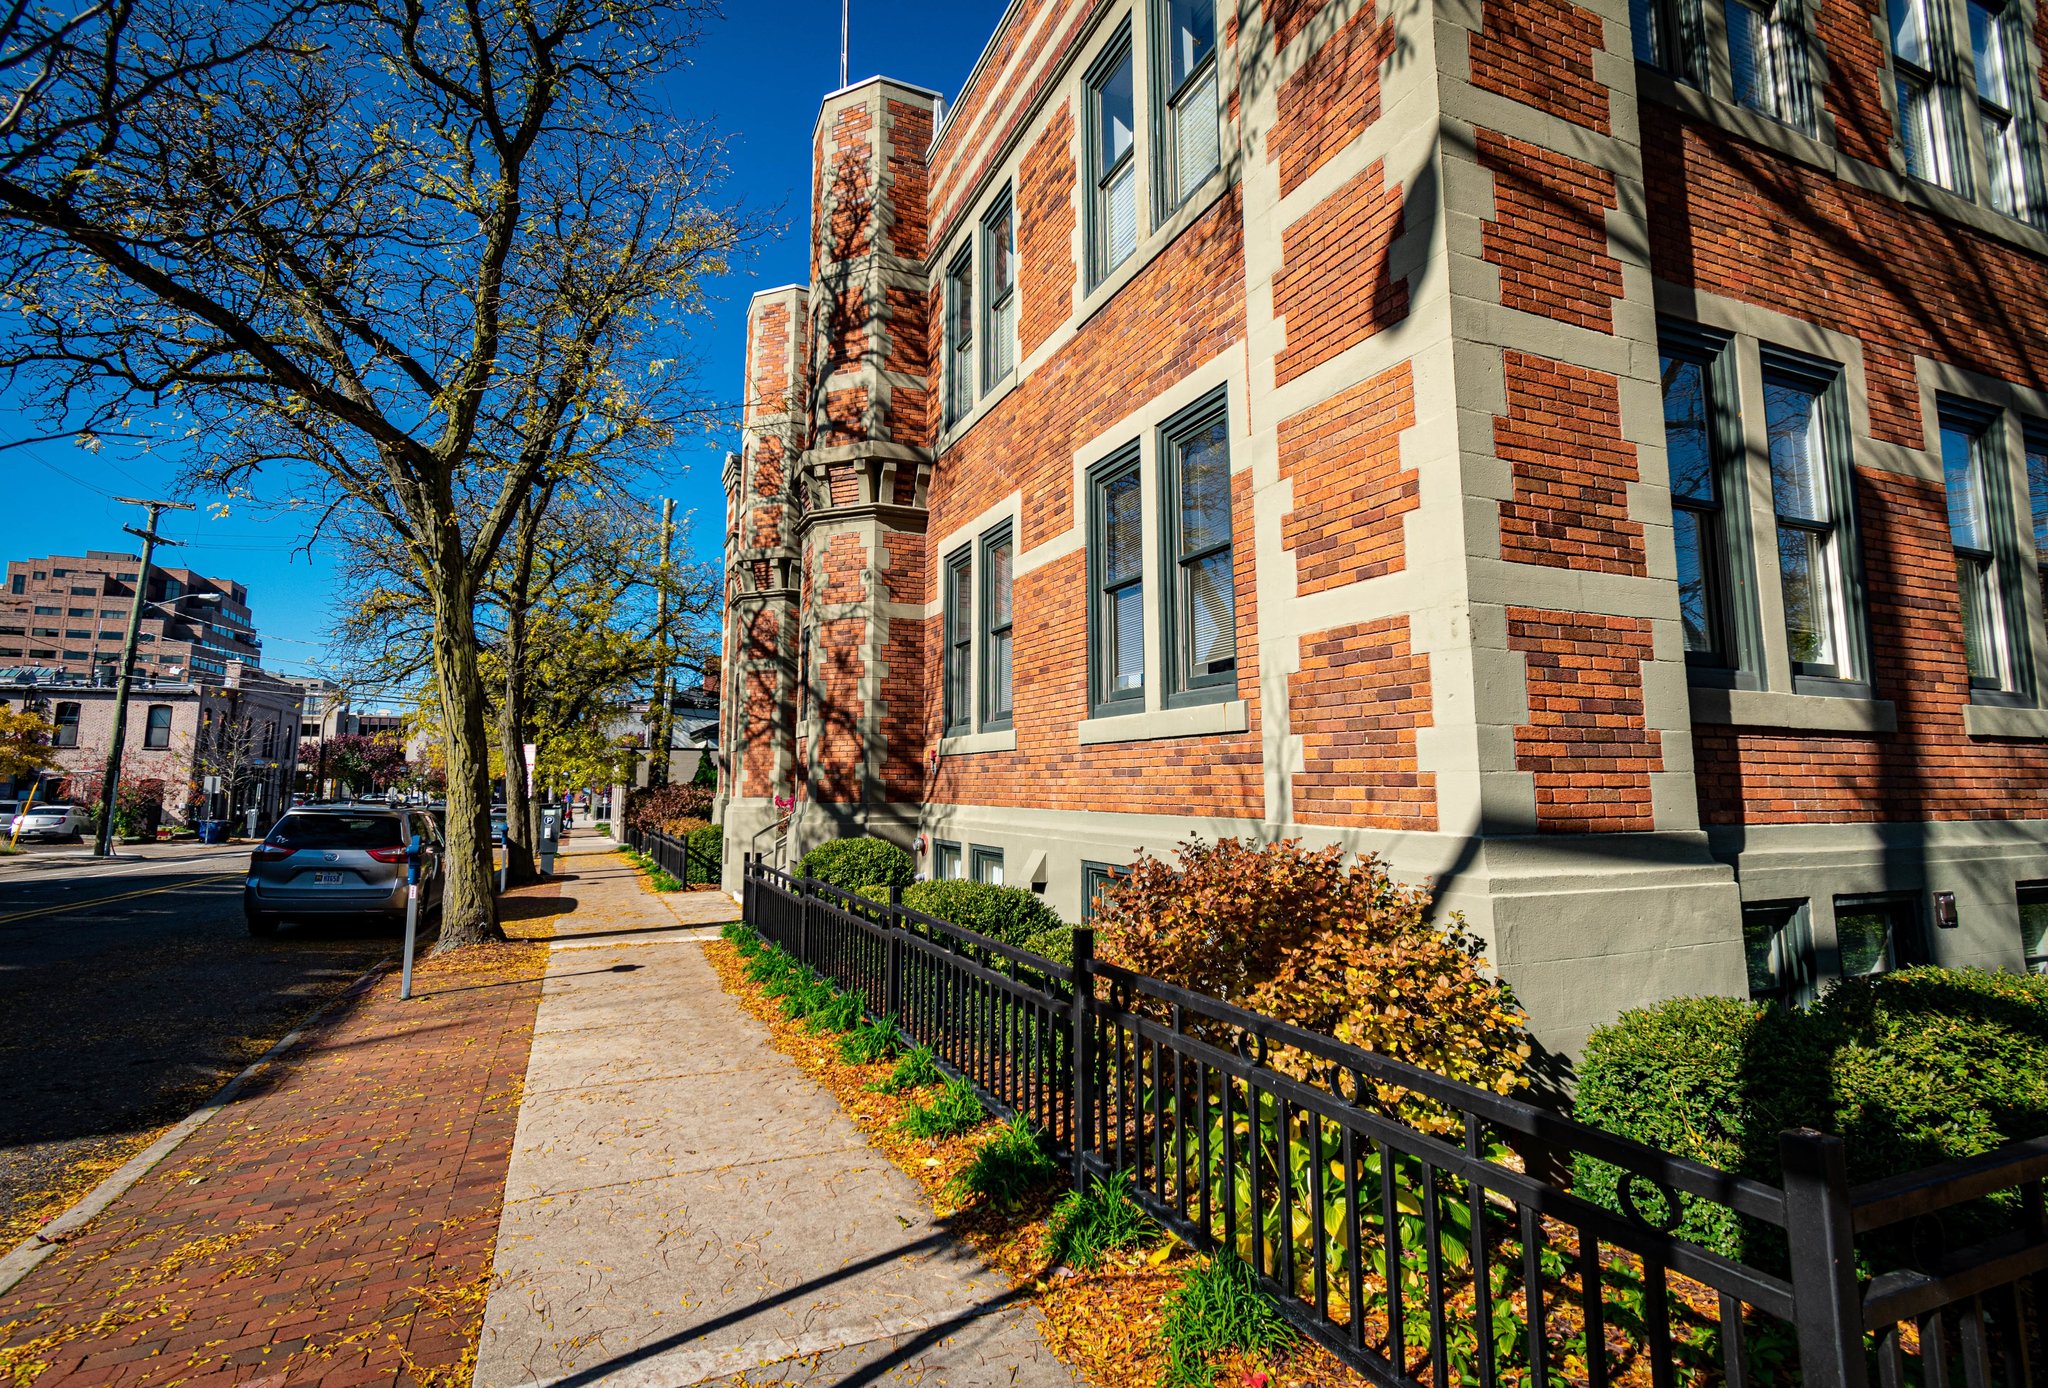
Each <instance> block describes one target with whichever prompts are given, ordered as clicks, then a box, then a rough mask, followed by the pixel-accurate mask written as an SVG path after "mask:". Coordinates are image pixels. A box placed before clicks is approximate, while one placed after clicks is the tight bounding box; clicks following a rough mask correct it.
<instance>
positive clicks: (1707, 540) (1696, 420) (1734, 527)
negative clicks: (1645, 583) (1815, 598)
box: [1661, 328, 1754, 670]
mask: <svg viewBox="0 0 2048 1388" xmlns="http://www.w3.org/2000/svg"><path fill="white" fill-rule="evenodd" d="M1725 347H1726V344H1725V342H1723V341H1721V340H1719V339H1715V338H1708V337H1705V336H1703V335H1700V334H1698V333H1694V332H1688V331H1685V330H1683V329H1668V328H1667V330H1666V331H1665V333H1664V351H1663V356H1662V361H1661V377H1662V382H1663V392H1664V445H1665V456H1666V458H1667V459H1668V461H1669V463H1670V471H1671V528H1672V537H1673V542H1674V546H1675V548H1676V550H1677V557H1678V615H1679V623H1680V626H1681V627H1682V628H1683V631H1684V635H1685V656H1686V661H1687V663H1688V664H1691V665H1695V666H1704V667H1707V668H1715V669H1726V670H1735V669H1738V668H1741V667H1742V666H1744V665H1745V664H1747V663H1748V662H1747V661H1745V659H1744V654H1745V652H1744V650H1743V646H1744V643H1743V642H1742V641H1741V640H1740V639H1739V636H1738V625H1739V623H1738V620H1737V617H1738V614H1743V615H1746V614H1747V613H1748V612H1749V611H1751V610H1753V606H1754V604H1753V603H1752V601H1751V599H1750V587H1749V565H1748V564H1747V562H1745V561H1746V559H1747V553H1748V534H1749V531H1748V525H1747V522H1746V508H1745V507H1744V505H1743V498H1744V496H1745V489H1744V486H1743V479H1742V475H1741V471H1740V467H1739V463H1738V461H1737V460H1738V458H1739V456H1740V451H1739V449H1738V448H1735V447H1732V446H1731V444H1732V443H1733V440H1734V438H1735V436H1736V431H1737V427H1738V426H1736V425H1735V423H1734V422H1733V417H1734V414H1735V411H1734V409H1733V408H1732V406H1731V404H1730V401H1731V399H1732V396H1733V394H1734V391H1733V382H1732V381H1729V380H1727V379H1726V377H1727V376H1728V375H1729V369H1728V365H1727V354H1726V352H1725V350H1724V349H1725Z"/></svg>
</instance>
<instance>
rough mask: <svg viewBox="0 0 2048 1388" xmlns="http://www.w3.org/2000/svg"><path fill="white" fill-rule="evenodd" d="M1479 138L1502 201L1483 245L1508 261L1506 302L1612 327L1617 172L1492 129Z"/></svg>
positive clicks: (1503, 275)
mask: <svg viewBox="0 0 2048 1388" xmlns="http://www.w3.org/2000/svg"><path fill="white" fill-rule="evenodd" d="M1478 145H1479V162H1480V165H1481V166H1482V167H1484V168H1485V169H1486V170H1487V171H1488V172H1490V173H1491V174H1492V175H1493V206H1494V219H1493V220H1492V221H1490V222H1488V223H1487V224H1486V226H1485V228H1484V230H1483V231H1482V233H1481V247H1482V251H1483V254H1484V255H1485V256H1486V259H1487V260H1488V261H1490V262H1491V263H1493V264H1495V265H1498V266H1499V267H1500V301H1501V303H1502V304H1504V305H1506V306H1507V307H1508V308H1515V309H1521V310H1522V311H1523V312H1525V313H1537V314H1541V315H1543V316H1544V317H1545V318H1555V319H1556V320H1557V321H1559V322H1560V323H1575V324H1577V325H1578V326H1579V327H1582V328H1591V329H1593V330H1594V331H1595V332H1608V331H1610V330H1611V329H1612V328H1613V327H1614V301H1615V300H1616V299H1617V298H1619V297H1620V295H1621V263H1620V262H1619V261H1617V260H1616V259H1615V258H1614V257H1613V256H1611V255H1609V254H1608V253H1607V213H1608V212H1609V211H1610V210H1611V209H1612V208H1613V207H1614V205H1615V195H1614V175H1613V174H1611V173H1608V172H1607V171H1606V170H1605V169H1597V168H1595V167H1593V166H1592V165H1591V164H1587V163H1584V162H1582V161H1580V160H1577V159H1573V158H1571V157H1570V156H1568V155H1563V154H1555V153H1552V152H1550V151H1548V150H1544V149H1539V148H1537V147H1536V146H1535V145H1530V144H1524V143H1523V142H1522V141H1520V140H1513V139H1509V138H1508V137H1507V136H1505V135H1499V134H1496V133H1495V132H1493V131H1491V130H1483V131H1480V132H1479V137H1478Z"/></svg>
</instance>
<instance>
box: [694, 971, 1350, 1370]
mask: <svg viewBox="0 0 2048 1388" xmlns="http://www.w3.org/2000/svg"><path fill="white" fill-rule="evenodd" d="M740 938H745V937H744V936H742V937H740ZM705 952H706V956H707V958H709V960H710V961H711V964H712V967H713V968H714V969H715V970H717V973H718V977H719V980H720V982H721V983H722V984H723V985H724V987H725V990H726V991H727V992H728V993H730V994H731V995H732V996H733V997H734V998H735V999H737V1000H738V1002H739V1003H740V1005H741V1006H742V1007H744V1008H745V1009H746V1010H747V1012H748V1013H749V1014H751V1015H752V1016H754V1017H755V1018H757V1019H758V1020H760V1021H761V1022H762V1023H763V1024H764V1025H765V1026H766V1027H767V1028H768V1032H769V1036H770V1039H771V1044H773V1045H774V1047H775V1049H777V1050H778V1051H781V1052H782V1053H783V1054H785V1055H787V1056H789V1057H790V1058H791V1059H793V1060H795V1061H796V1063H797V1064H798V1066H799V1067H801V1068H802V1070H803V1071H804V1073H805V1074H807V1075H809V1076H810V1077H811V1078H812V1079H814V1080H815V1081H817V1082H818V1083H819V1084H820V1085H822V1086H823V1087H824V1088H825V1089H827V1090H828V1091H830V1092H831V1093H832V1095H833V1096H834V1097H835V1098H836V1099H837V1100H838V1101H839V1104H840V1106H841V1107H842V1108H843V1109H844V1110H845V1111H846V1113H847V1114H848V1115H849V1116H850V1117H851V1118H852V1119H853V1120H854V1122H855V1123H856V1124H858V1125H859V1126H860V1128H861V1130H862V1132H864V1133H865V1134H866V1135H867V1136H868V1138H869V1140H870V1141H871V1142H873V1143H874V1145H875V1146H876V1147H877V1148H878V1149H879V1150H880V1151H881V1152H882V1153H883V1155H885V1156H886V1157H888V1158H889V1159H890V1160H891V1161H892V1162H894V1163H895V1164H896V1165H897V1167H898V1168H900V1169H901V1170H902V1171H903V1172H904V1173H905V1174H906V1175H908V1176H910V1177H911V1178H912V1179H913V1180H915V1181H916V1182H917V1183H918V1184H919V1186H920V1187H921V1188H922V1189H923V1190H924V1192H925V1195H926V1198H927V1199H928V1200H929V1201H930V1202H931V1207H932V1210H933V1212H934V1213H935V1214H937V1215H939V1216H940V1217H941V1218H942V1219H943V1220H944V1221H945V1224H946V1227H947V1229H948V1230H949V1231H950V1232H951V1233H953V1234H954V1235H955V1236H957V1237H959V1238H961V1239H963V1240H965V1241H966V1242H967V1243H968V1244H970V1245H971V1246H973V1247H974V1248H975V1249H976V1250H977V1251H978V1252H980V1253H981V1254H982V1256H983V1257H985V1258H987V1259H988V1260H989V1262H990V1263H992V1264H994V1265H995V1266H996V1267H998V1268H1000V1269H1002V1270H1003V1271H1004V1272H1005V1273H1006V1274H1008V1275H1009V1276H1010V1277H1011V1278H1012V1279H1013V1280H1014V1281H1015V1282H1016V1283H1017V1284H1018V1285H1019V1286H1020V1287H1024V1288H1028V1289H1029V1294H1030V1300H1031V1302H1032V1303H1033V1304H1034V1305H1035V1306H1037V1308H1038V1310H1039V1313H1040V1315H1041V1316H1042V1317H1043V1333H1044V1336H1045V1339H1046V1342H1047V1344H1048V1345H1049V1346H1050V1347H1051V1348H1052V1350H1053V1351H1054V1353H1056V1354H1057V1355H1059V1357H1060V1358H1061V1359H1062V1360H1063V1361H1065V1362H1066V1363H1067V1364H1069V1365H1071V1366H1072V1367H1073V1368H1074V1369H1076V1370H1077V1371H1078V1373H1079V1374H1080V1375H1081V1376H1082V1377H1083V1378H1085V1379H1086V1380H1087V1381H1088V1382H1089V1383H1092V1384H1095V1385H1097V1388H1155V1385H1159V1384H1161V1383H1171V1382H1179V1383H1182V1384H1190V1385H1192V1384H1199V1383H1201V1382H1203V1381H1204V1379H1203V1378H1202V1377H1201V1376H1195V1377H1181V1378H1179V1379H1178V1380H1175V1379H1172V1378H1169V1364H1168V1355H1167V1347H1166V1344H1165V1342H1164V1339H1163V1337H1162V1332H1163V1328H1164V1322H1165V1317H1166V1309H1165V1307H1166V1303H1167V1302H1168V1301H1169V1300H1170V1299H1171V1298H1172V1296H1173V1295H1174V1293H1175V1292H1176V1291H1177V1290H1178V1289H1179V1288H1180V1287H1181V1285H1182V1283H1183V1281H1184V1280H1185V1279H1186V1278H1187V1277H1188V1275H1189V1273H1190V1272H1192V1271H1198V1270H1202V1269H1207V1268H1208V1267H1209V1266H1210V1260H1209V1259H1208V1257H1207V1256H1206V1255H1202V1254H1198V1253H1195V1252H1193V1251H1192V1250H1190V1249H1188V1248H1186V1247H1185V1246H1183V1245H1182V1244H1180V1243H1179V1242H1178V1241H1176V1240H1175V1239H1173V1238H1172V1237H1171V1236H1170V1235H1167V1234H1165V1233H1163V1232H1160V1231H1159V1230H1157V1229H1156V1228H1150V1227H1149V1222H1147V1228H1148V1232H1147V1233H1145V1235H1144V1236H1143V1238H1142V1240H1141V1241H1140V1242H1139V1243H1138V1244H1137V1246H1135V1247H1128V1248H1124V1249H1118V1250H1112V1251H1109V1252H1107V1253H1105V1254H1104V1255H1103V1257H1102V1260H1101V1262H1100V1263H1098V1264H1097V1266H1096V1267H1095V1268H1094V1269H1093V1270H1091V1271H1086V1272H1079V1271H1076V1270H1074V1269H1073V1268H1071V1267H1068V1266H1066V1265H1064V1264H1062V1263H1061V1262H1060V1261H1059V1259H1058V1258H1057V1257H1056V1256H1055V1255H1053V1254H1052V1253H1050V1252H1049V1248H1050V1245H1051V1238H1052V1231H1051V1223H1052V1215H1053V1212H1054V1207H1055V1203H1056V1202H1057V1201H1058V1200H1059V1198H1060V1197H1061V1196H1062V1195H1063V1194H1064V1193H1065V1191H1066V1189H1067V1186H1068V1180H1067V1176H1066V1171H1065V1168H1064V1167H1061V1168H1060V1169H1059V1170H1058V1172H1057V1174H1056V1175H1055V1176H1054V1177H1053V1178H1052V1179H1050V1180H1047V1181H1045V1182H1043V1183H1041V1184H1037V1185H1035V1186H1034V1187H1033V1188H1032V1189H1030V1190H1029V1191H1028V1192H1027V1193H1024V1194H1023V1195H1022V1196H1021V1197H1020V1198H1018V1199H1017V1200H1016V1202H1015V1203H1014V1205H1013V1206H1012V1207H1010V1208H1005V1207H1004V1206H1003V1205H1002V1204H1001V1203H999V1202H998V1201H996V1200H994V1199H991V1198H989V1197H988V1196H985V1195H978V1194H970V1193H967V1192H965V1191H963V1190H962V1189H961V1188H960V1186H959V1185H958V1184H957V1182H958V1178H960V1176H961V1174H962V1173H963V1172H964V1171H966V1170H967V1168H968V1167H969V1165H970V1164H971V1163H972V1162H973V1161H974V1159H975V1157H976V1154H977V1153H978V1152H979V1151H980V1149H981V1148H983V1147H984V1146H985V1145H987V1144H990V1143H991V1142H994V1141H998V1140H1000V1138H1001V1137H1002V1136H1003V1134H1004V1132H1005V1128H1006V1125H1005V1124H1003V1123H1001V1122H999V1121H997V1120H995V1119H993V1118H987V1117H985V1116H984V1117H983V1119H982V1121H980V1122H978V1123H977V1124H976V1125H975V1126H974V1127H972V1128H970V1129H968V1130H967V1131H965V1132H962V1133H959V1134H956V1135H954V1136H949V1137H919V1136H913V1135H911V1134H909V1133H906V1132H904V1131H903V1130H902V1128H901V1126H900V1125H901V1124H902V1123H903V1121H904V1118H905V1116H906V1115H907V1114H909V1113H910V1112H911V1111H912V1109H913V1107H914V1106H922V1105H923V1104H926V1103H930V1102H933V1101H934V1100H935V1096H942V1095H943V1090H942V1089H941V1088H940V1087H938V1086H925V1087H921V1088H918V1089H911V1090H907V1091H906V1092H903V1093H894V1094H892V1093H887V1092H884V1091H883V1090H882V1089H880V1088H878V1087H877V1086H880V1085H883V1084H884V1083H886V1082H887V1081H888V1080H889V1079H890V1077H891V1074H892V1072H893V1071H894V1070H895V1069H896V1062H895V1061H894V1060H877V1061H872V1062H868V1063H864V1064H863V1063H849V1062H848V1061H846V1060H843V1059H842V1058H841V1056H840V1040H841V1037H840V1036H839V1035H837V1034H834V1033H832V1032H831V1031H829V1030H825V1029H820V1030H812V1028H811V1026H810V1019H808V1018H803V1019H799V1018H793V1017H790V1016H788V1015H785V1014H786V1012H787V1011H788V1010H789V1009H788V1008H787V1007H786V1006H785V1001H786V1000H785V999H784V998H782V997H778V996H774V995H771V994H770V992H769V991H768V990H767V988H766V987H764V985H763V984H762V983H760V982H758V981H756V980H755V979H753V978H750V977H749V976H748V963H749V960H748V959H747V958H746V957H744V956H743V955H742V954H741V952H740V950H739V948H737V947H736V946H735V944H734V943H733V942H732V941H730V940H728V941H718V942H713V943H710V944H708V945H706V947H705ZM1289 1338H1290V1339H1291V1344H1290V1345H1289V1346H1288V1347H1287V1348H1284V1349H1281V1350H1278V1351H1277V1352H1272V1353H1267V1354H1262V1355H1253V1354H1245V1353H1241V1352H1239V1353H1227V1354H1224V1355H1221V1356H1219V1357H1217V1358H1216V1359H1215V1360H1214V1361H1213V1367H1214V1371H1215V1372H1214V1378H1213V1379H1212V1380H1209V1381H1212V1382H1214V1383H1215V1384H1217V1385H1219V1386H1220V1388H1240V1385H1250V1386H1251V1388H1257V1386H1258V1385H1260V1384H1261V1383H1262V1382H1263V1384H1264V1385H1265V1388H1311V1385H1313V1388H1366V1380H1365V1379H1364V1378H1362V1377H1360V1376H1359V1375H1357V1374H1355V1373H1353V1372H1352V1371H1351V1370H1349V1369H1348V1368H1346V1367H1344V1366H1343V1365H1342V1364H1340V1363H1338V1362H1337V1360H1336V1359H1335V1358H1334V1357H1333V1356H1331V1355H1330V1354H1328V1353H1327V1352H1326V1351H1324V1350H1323V1349H1322V1348H1321V1347H1320V1346H1317V1345H1315V1344H1313V1343H1312V1342H1310V1341H1308V1340H1305V1339H1301V1338H1299V1337H1289ZM1261 1376H1263V1379H1262V1378H1261Z"/></svg>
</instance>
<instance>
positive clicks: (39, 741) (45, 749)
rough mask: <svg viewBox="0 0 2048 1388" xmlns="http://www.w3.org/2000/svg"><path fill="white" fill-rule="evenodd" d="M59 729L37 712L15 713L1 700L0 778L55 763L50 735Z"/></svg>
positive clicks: (39, 769)
mask: <svg viewBox="0 0 2048 1388" xmlns="http://www.w3.org/2000/svg"><path fill="white" fill-rule="evenodd" d="M56 733H57V729H56V727H55V726H54V725H52V724H50V723H48V722H46V721H44V720H43V719H42V718H41V717H39V716H38V715H36V714H33V713H29V712H27V711H23V712H20V713H15V712H12V711H11V710H9V709H8V708H7V706H6V705H5V704H0V781H4V780H6V779H8V778H9V777H12V776H27V775H29V774H31V773H33V772H37V771H43V770H47V769H48V768H50V767H53V766H55V765H56V764H57V763H55V762H54V761H51V760H50V739H51V738H52V737H54V736H55V735H56Z"/></svg>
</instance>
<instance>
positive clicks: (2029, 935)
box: [2013, 882, 2048, 974]
mask: <svg viewBox="0 0 2048 1388" xmlns="http://www.w3.org/2000/svg"><path fill="white" fill-rule="evenodd" d="M2013 891H2014V894H2015V895H2016V896H2017V897H2018V898H2019V908H2020V953H2021V954H2022V955H2024V956H2025V958H2026V969H2027V972H2028V973H2030V974H2048V882H2017V883H2015V884H2014V885H2013Z"/></svg>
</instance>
